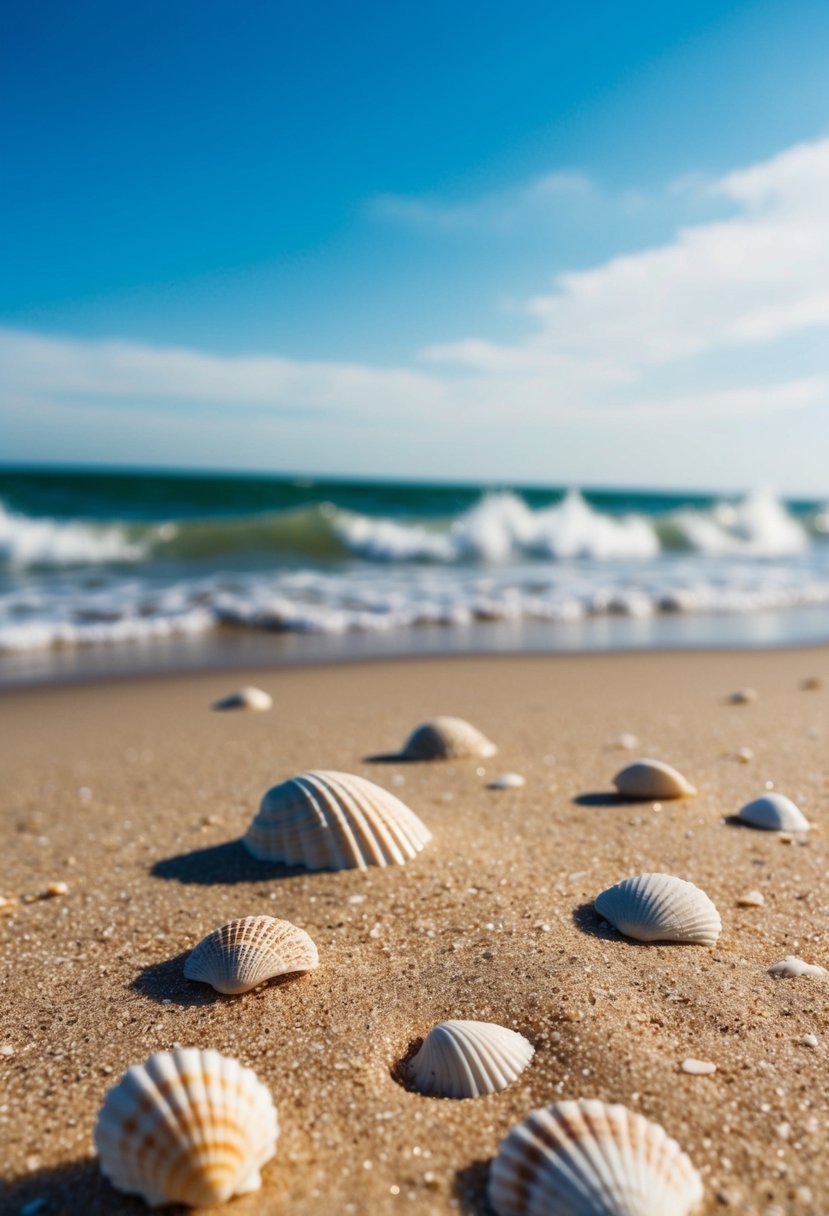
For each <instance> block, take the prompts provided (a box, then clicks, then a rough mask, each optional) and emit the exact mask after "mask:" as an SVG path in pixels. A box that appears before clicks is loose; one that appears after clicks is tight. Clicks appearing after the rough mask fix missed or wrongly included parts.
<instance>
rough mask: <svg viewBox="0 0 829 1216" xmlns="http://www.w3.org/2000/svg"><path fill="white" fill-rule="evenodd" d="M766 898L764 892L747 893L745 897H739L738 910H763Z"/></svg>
mask: <svg viewBox="0 0 829 1216" xmlns="http://www.w3.org/2000/svg"><path fill="white" fill-rule="evenodd" d="M765 902H766V897H765V896H764V895H763V892H762V891H746V893H745V895H740V896H738V897H737V907H738V908H762V906H763V904H764V903H765Z"/></svg>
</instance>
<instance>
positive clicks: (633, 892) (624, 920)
mask: <svg viewBox="0 0 829 1216" xmlns="http://www.w3.org/2000/svg"><path fill="white" fill-rule="evenodd" d="M595 906H596V911H597V912H598V913H599V915H600V916H603V917H604V918H605V920H608V921H610V923H611V925H614V926H615V928H617V929H618V930H619V932H620V933H623V934H624V935H625V937H633V938H635V939H636V940H637V941H640V942H696V943H698V944H699V945H701V946H713V945H714V943H715V942H716V940H717V938H718V937H719V936H720V932H721V931H722V922H721V921H720V914H719V912H718V911H717V909H716V908H715V907H714V905H713V903H712V902H711V900H710V899H709V898H708V896H707V895H706V894H705V892H704V891H701V890H700V889H699V887H695V886H694V884H693V883H692V882H685V881H684V879H682V878H674V876H673V875H672V874H638V875H637V876H636V877H635V878H625V879H624V880H623V881H622V882H617V883H616V886H615V887H608V889H607V890H606V891H602V893H601V895H599V896H598V898H597V899H596V905H595Z"/></svg>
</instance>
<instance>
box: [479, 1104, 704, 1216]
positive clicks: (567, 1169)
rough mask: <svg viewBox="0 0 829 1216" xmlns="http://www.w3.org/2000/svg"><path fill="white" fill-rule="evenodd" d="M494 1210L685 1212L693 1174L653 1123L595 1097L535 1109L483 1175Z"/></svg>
mask: <svg viewBox="0 0 829 1216" xmlns="http://www.w3.org/2000/svg"><path fill="white" fill-rule="evenodd" d="M488 1194H489V1202H490V1203H491V1205H492V1207H493V1209H494V1210H495V1212H496V1213H497V1216H689V1213H691V1212H692V1211H694V1209H695V1208H696V1207H697V1206H698V1205H699V1204H700V1203H701V1201H702V1196H703V1191H702V1182H701V1180H700V1177H699V1174H698V1173H697V1172H696V1170H695V1169H694V1167H693V1165H692V1164H691V1162H690V1161H689V1159H688V1157H687V1156H686V1155H685V1153H683V1151H682V1150H681V1148H680V1147H679V1145H678V1144H677V1143H676V1141H675V1140H672V1139H671V1138H670V1136H669V1135H668V1134H667V1133H666V1132H665V1130H664V1128H662V1127H660V1126H659V1124H658V1123H651V1122H650V1120H648V1119H645V1118H643V1116H642V1115H636V1114H634V1113H633V1112H632V1111H629V1110H628V1109H627V1108H626V1107H624V1106H609V1105H608V1104H606V1103H604V1102H599V1101H596V1100H586V1099H584V1098H582V1099H579V1100H578V1101H577V1102H556V1103H555V1105H553V1106H547V1107H543V1108H542V1109H541V1110H534V1111H532V1113H531V1114H530V1116H529V1117H528V1118H527V1119H526V1121H525V1122H524V1123H519V1124H518V1126H517V1127H514V1128H513V1129H512V1131H511V1132H510V1133H509V1135H508V1136H507V1138H506V1139H505V1140H504V1141H503V1142H502V1144H501V1147H500V1148H499V1150H498V1155H497V1156H496V1158H495V1160H494V1161H493V1163H492V1168H491V1170H490V1175H489V1191H488Z"/></svg>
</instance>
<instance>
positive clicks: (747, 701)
mask: <svg viewBox="0 0 829 1216" xmlns="http://www.w3.org/2000/svg"><path fill="white" fill-rule="evenodd" d="M757 696H758V693H757V689H756V688H737V689H735V690H734V692H732V693H730V694H729V697H728V699H729V701H730V702H731V704H732V705H751V704H752V702H754V701H756V700H757Z"/></svg>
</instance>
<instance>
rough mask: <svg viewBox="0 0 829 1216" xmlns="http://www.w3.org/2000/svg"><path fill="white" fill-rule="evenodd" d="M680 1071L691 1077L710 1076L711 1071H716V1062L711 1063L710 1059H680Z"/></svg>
mask: <svg viewBox="0 0 829 1216" xmlns="http://www.w3.org/2000/svg"><path fill="white" fill-rule="evenodd" d="M681 1067H682V1071H683V1072H687V1073H688V1074H689V1076H692V1077H710V1076H711V1074H712V1073H714V1072H716V1071H717V1066H716V1064H712V1063H711V1061H710V1060H694V1059H691V1058H689V1059H687V1060H683V1061H682V1065H681Z"/></svg>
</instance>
